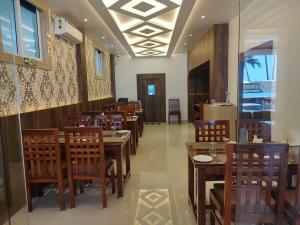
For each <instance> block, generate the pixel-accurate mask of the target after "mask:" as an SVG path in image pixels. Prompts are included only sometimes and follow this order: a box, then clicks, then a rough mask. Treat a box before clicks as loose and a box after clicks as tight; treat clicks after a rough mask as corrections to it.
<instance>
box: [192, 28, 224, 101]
mask: <svg viewBox="0 0 300 225" xmlns="http://www.w3.org/2000/svg"><path fill="white" fill-rule="evenodd" d="M208 61H209V62H210V99H215V100H217V101H224V100H225V92H226V91H227V82H228V24H215V25H213V26H212V27H211V28H210V29H209V30H208V31H207V33H206V34H205V35H204V36H203V37H201V39H200V40H199V41H198V42H197V43H196V44H195V45H194V46H193V47H192V49H191V50H190V51H189V52H188V71H191V70H192V69H194V68H196V67H198V66H200V65H202V64H203V63H206V62H208Z"/></svg>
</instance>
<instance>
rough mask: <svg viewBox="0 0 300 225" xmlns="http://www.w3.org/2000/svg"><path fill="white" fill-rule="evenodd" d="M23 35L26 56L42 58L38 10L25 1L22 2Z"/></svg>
mask: <svg viewBox="0 0 300 225" xmlns="http://www.w3.org/2000/svg"><path fill="white" fill-rule="evenodd" d="M21 17H22V34H23V48H24V55H25V56H28V57H31V58H40V48H39V31H38V18H37V9H36V7H34V6H33V5H31V4H30V3H28V2H27V1H25V0H21Z"/></svg>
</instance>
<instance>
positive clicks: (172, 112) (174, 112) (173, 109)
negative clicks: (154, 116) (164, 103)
mask: <svg viewBox="0 0 300 225" xmlns="http://www.w3.org/2000/svg"><path fill="white" fill-rule="evenodd" d="M171 116H177V121H178V123H181V112H180V102H179V99H178V98H174V99H169V123H170V118H171Z"/></svg>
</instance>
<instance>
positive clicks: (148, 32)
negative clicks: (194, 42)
mask: <svg viewBox="0 0 300 225" xmlns="http://www.w3.org/2000/svg"><path fill="white" fill-rule="evenodd" d="M170 31H171V30H169V29H167V28H164V27H161V26H157V25H155V24H151V23H149V22H144V23H141V24H139V25H137V26H134V27H132V28H130V29H128V30H126V31H124V33H129V34H133V35H137V36H139V37H144V38H152V37H154V36H157V35H161V34H164V33H167V32H170Z"/></svg>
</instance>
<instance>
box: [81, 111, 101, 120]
mask: <svg viewBox="0 0 300 225" xmlns="http://www.w3.org/2000/svg"><path fill="white" fill-rule="evenodd" d="M81 115H82V116H90V117H91V119H92V121H93V122H95V118H96V116H98V115H101V112H100V111H86V112H81Z"/></svg>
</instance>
